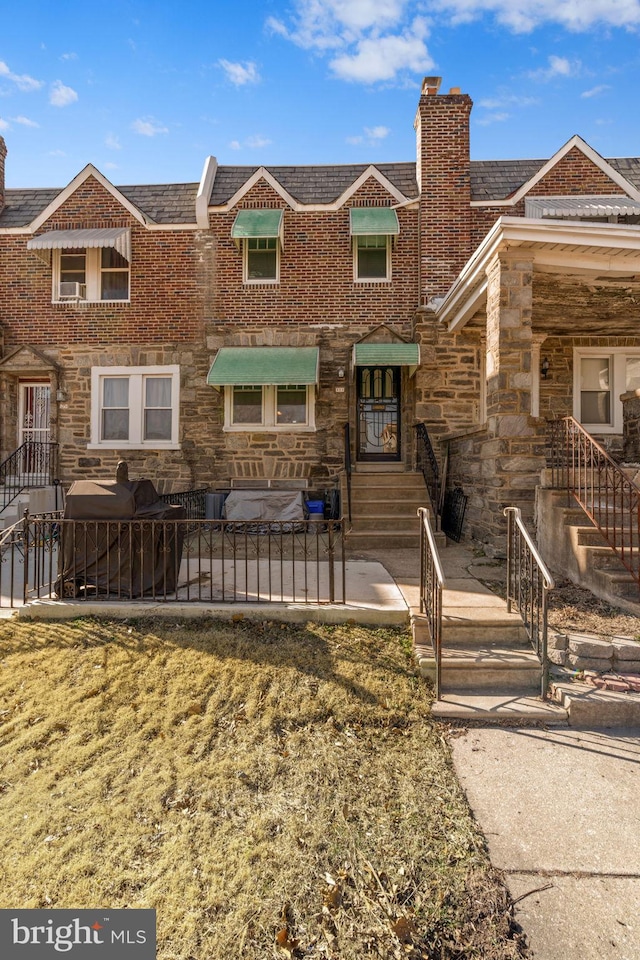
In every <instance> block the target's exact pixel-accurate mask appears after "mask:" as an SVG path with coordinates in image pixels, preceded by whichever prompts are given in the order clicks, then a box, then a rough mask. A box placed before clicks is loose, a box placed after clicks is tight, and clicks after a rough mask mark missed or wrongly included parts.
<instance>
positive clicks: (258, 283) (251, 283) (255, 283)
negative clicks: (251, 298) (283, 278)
mask: <svg viewBox="0 0 640 960" xmlns="http://www.w3.org/2000/svg"><path fill="white" fill-rule="evenodd" d="M279 283H280V281H279V280H243V281H242V285H243V286H245V287H277V286H278V284H279Z"/></svg>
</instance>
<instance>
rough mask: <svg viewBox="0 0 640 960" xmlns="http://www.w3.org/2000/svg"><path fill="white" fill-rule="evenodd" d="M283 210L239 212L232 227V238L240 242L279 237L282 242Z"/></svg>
mask: <svg viewBox="0 0 640 960" xmlns="http://www.w3.org/2000/svg"><path fill="white" fill-rule="evenodd" d="M282 213H283V212H282V210H267V209H261V210H239V211H238V214H237V216H236V219H235V220H234V222H233V226H232V227H231V236H232V237H233V239H234V240H235V241H236V242H237V241H239V240H253V239H254V238H256V237H279V238H280V241H282V236H281V234H282Z"/></svg>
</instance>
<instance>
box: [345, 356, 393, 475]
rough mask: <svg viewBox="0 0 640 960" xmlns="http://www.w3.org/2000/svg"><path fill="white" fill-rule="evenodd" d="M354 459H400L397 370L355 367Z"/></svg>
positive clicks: (383, 367) (380, 367)
mask: <svg viewBox="0 0 640 960" xmlns="http://www.w3.org/2000/svg"><path fill="white" fill-rule="evenodd" d="M356 372H357V390H358V460H370V461H391V460H399V459H400V367H386V366H379V367H357V368H356Z"/></svg>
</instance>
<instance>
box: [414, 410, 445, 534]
mask: <svg viewBox="0 0 640 960" xmlns="http://www.w3.org/2000/svg"><path fill="white" fill-rule="evenodd" d="M416 468H417V469H418V470H420V471H421V472H422V475H423V477H424V482H425V484H426V487H427V490H428V492H429V498H430V500H431V508H432V510H433V516H434V517H435V523H436V529H438V526H439V521H438V517H439V516H440V512H441V503H440V498H441V488H440V468H439V466H438V461H437V459H436V455H435V453H434V450H433V445H432V443H431V438H430V437H429V432H428V430H427V426H426V424H425V423H417V424H416Z"/></svg>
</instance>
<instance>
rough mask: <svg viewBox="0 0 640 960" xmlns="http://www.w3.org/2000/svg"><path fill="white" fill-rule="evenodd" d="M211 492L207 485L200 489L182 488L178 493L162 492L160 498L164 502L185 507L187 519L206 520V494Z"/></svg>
mask: <svg viewBox="0 0 640 960" xmlns="http://www.w3.org/2000/svg"><path fill="white" fill-rule="evenodd" d="M208 493H209V490H208V489H207V487H202V488H201V489H199V490H180V491H178V492H177V493H161V494H160V495H159V496H160V499H161V500H162V501H163V502H164V503H171V504H174V506H179V507H184V508H185V518H186V519H187V520H204V518H205V516H206V502H207V501H206V496H207V494H208Z"/></svg>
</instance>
